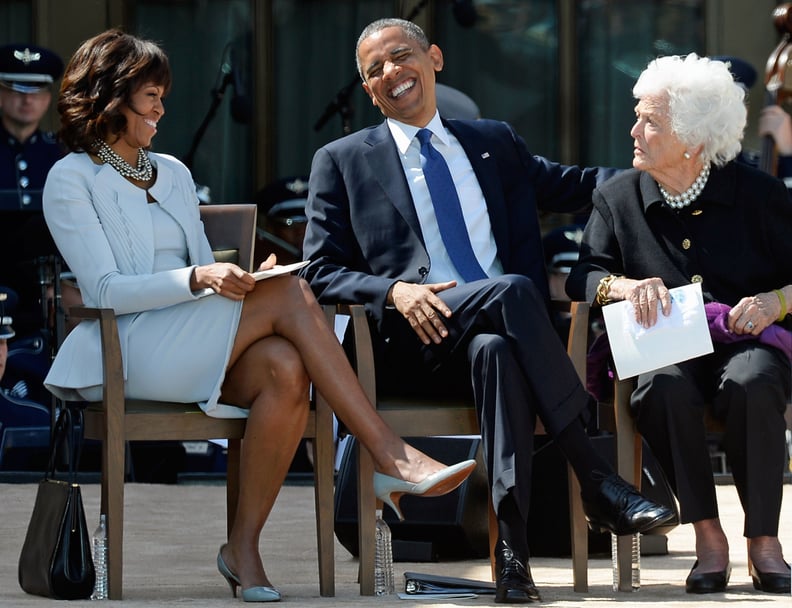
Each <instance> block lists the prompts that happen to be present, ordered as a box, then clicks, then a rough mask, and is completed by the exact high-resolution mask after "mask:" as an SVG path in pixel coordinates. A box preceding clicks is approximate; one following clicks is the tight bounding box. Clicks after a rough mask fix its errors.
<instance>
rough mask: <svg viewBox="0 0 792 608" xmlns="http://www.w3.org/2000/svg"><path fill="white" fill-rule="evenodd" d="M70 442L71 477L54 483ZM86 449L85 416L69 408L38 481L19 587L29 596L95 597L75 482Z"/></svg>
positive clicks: (88, 544)
mask: <svg viewBox="0 0 792 608" xmlns="http://www.w3.org/2000/svg"><path fill="white" fill-rule="evenodd" d="M64 442H65V443H68V455H69V475H68V479H67V480H59V479H55V461H56V456H57V454H58V449H59V446H60V445H61V444H62V443H64ZM81 448H82V411H81V410H79V409H74V410H72V409H70V408H68V407H64V408H63V410H62V411H61V413H60V415H59V416H58V421H57V423H56V425H55V431H54V433H53V438H52V446H51V453H50V458H49V466H48V467H47V472H46V474H45V476H44V479H42V480H41V481H40V482H39V486H38V492H37V494H36V502H35V504H34V505H33V514H32V515H31V517H30V524H29V525H28V529H27V534H26V535H25V542H24V544H23V545H22V553H21V554H20V556H19V584H20V586H21V587H22V589H23V590H24V591H26V592H27V593H31V594H33V595H42V596H44V597H50V598H54V599H62V600H75V599H84V598H88V597H90V596H91V593H92V592H93V588H94V582H95V573H94V565H93V559H92V557H91V535H90V533H89V532H88V527H87V526H86V523H85V512H84V511H83V502H82V494H81V492H80V486H79V484H77V483H76V481H75V480H76V474H77V469H78V466H79V458H80V451H81Z"/></svg>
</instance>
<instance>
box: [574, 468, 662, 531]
mask: <svg viewBox="0 0 792 608" xmlns="http://www.w3.org/2000/svg"><path fill="white" fill-rule="evenodd" d="M583 511H584V512H585V513H586V519H587V520H588V524H589V528H591V529H592V530H593V531H594V532H605V531H607V532H612V533H613V534H616V535H617V536H622V535H625V534H636V533H638V532H648V531H649V530H651V529H652V528H656V527H657V526H660V525H662V524H664V523H666V522H668V521H669V520H671V519H673V518H674V517H675V516H676V513H674V511H672V510H671V509H669V508H668V507H664V506H663V505H659V504H657V503H655V502H652V501H651V500H649V499H647V498H644V497H643V496H642V495H641V494H640V493H639V492H638V490H636V489H635V488H634V487H633V486H631V485H630V484H629V483H627V482H626V481H624V480H623V479H622V478H621V477H619V476H618V475H617V474H616V473H613V474H611V475H608V477H606V478H605V480H604V481H603V482H602V483H601V484H600V487H599V490H598V491H597V495H596V496H595V497H594V499H593V500H591V501H586V500H584V501H583Z"/></svg>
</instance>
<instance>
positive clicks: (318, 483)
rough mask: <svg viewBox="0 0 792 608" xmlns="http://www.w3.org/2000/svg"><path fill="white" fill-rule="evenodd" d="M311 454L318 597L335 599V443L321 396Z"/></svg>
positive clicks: (330, 411)
mask: <svg viewBox="0 0 792 608" xmlns="http://www.w3.org/2000/svg"><path fill="white" fill-rule="evenodd" d="M315 415H316V433H315V437H314V441H313V450H314V500H315V503H316V546H317V553H318V557H319V594H320V595H321V596H322V597H333V596H335V540H334V529H333V526H334V524H335V510H334V505H333V489H334V488H333V470H334V468H335V450H334V447H335V441H334V437H333V412H332V410H331V409H330V406H329V405H328V404H327V402H326V401H325V400H324V398H323V397H322V396H321V395H317V398H316V412H315Z"/></svg>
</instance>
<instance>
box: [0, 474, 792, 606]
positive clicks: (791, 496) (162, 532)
mask: <svg viewBox="0 0 792 608" xmlns="http://www.w3.org/2000/svg"><path fill="white" fill-rule="evenodd" d="M784 490H785V494H784V510H783V513H784V516H783V521H782V530H781V541H782V543H783V544H784V545H785V547H786V555H787V559H790V558H792V486H790V485H786V486H785V487H784ZM35 494H36V486H35V484H29V483H22V484H14V483H7V484H0V606H13V607H15V608H16V607H20V608H25V607H39V606H52V605H53V603H52V600H48V599H45V598H38V597H34V596H29V595H27V594H25V593H24V592H23V591H22V590H21V589H20V587H19V584H18V582H17V562H18V559H19V550H20V548H21V546H22V541H23V539H24V535H25V530H26V527H27V524H28V519H29V517H30V512H31V510H32V507H33V501H34V498H35ZM718 495H719V500H720V504H721V511H722V518H723V521H724V527H725V528H726V530H727V534H728V535H729V540H730V543H731V558H732V564H733V573H732V577H731V583H730V586H729V589H728V591H727V593H724V594H718V595H711V596H692V595H688V594H686V593H685V591H684V580H685V577H686V576H687V573H688V571H689V569H690V567H691V566H692V563H693V560H694V553H693V531H692V527H691V526H689V525H687V526H680V527H677V528H676V529H674V530H673V531H672V532H671V533H670V534H669V536H668V546H669V554H668V555H663V556H644V557H643V558H642V585H641V589H640V590H639V591H637V592H634V593H624V592H615V591H613V590H612V589H611V569H610V559H604V558H596V559H591V560H590V562H589V585H590V590H589V592H588V593H587V594H579V593H575V592H574V591H573V590H572V575H571V570H570V567H571V560H569V559H558V558H539V557H536V558H533V559H532V560H531V568H532V571H533V576H534V579H535V580H536V582H537V585H538V586H539V589H540V591H541V593H542V597H543V600H544V601H543V605H546V606H558V607H562V606H563V607H566V606H585V607H586V608H599V607H605V606H608V607H611V608H612V607H613V606H615V605H623V606H641V607H642V608H661V607H662V608H669V606H670V607H672V608H688V607H693V606H695V607H696V608H705V607H710V606H712V607H714V606H722V605H723V604H724V603H728V604H730V605H732V606H736V607H742V606H744V607H745V608H749V607H750V608H754V607H756V606H762V607H764V606H766V607H768V608H769V607H771V606H772V607H775V606H779V607H780V606H787V607H790V606H792V597H790V596H773V595H770V594H763V593H758V592H755V591H754V590H753V587H752V585H751V579H750V577H749V576H748V573H747V566H746V553H745V541H744V539H743V538H742V536H741V530H742V511H741V508H740V505H739V502H738V500H737V495H736V492H735V490H734V487H733V486H731V485H723V486H718ZM83 498H84V502H85V508H86V512H87V517H88V525H89V528H90V529H93V528H94V527H95V526H96V523H97V522H98V519H99V516H98V514H99V486H98V485H97V484H86V485H83ZM125 524H126V525H125V563H124V602H123V605H124V606H125V607H127V608H139V607H144V606H145V607H153V606H189V607H190V608H204V607H209V606H231V605H239V604H238V602H240V601H241V600H239V599H237V600H234V599H232V597H231V594H230V592H229V588H228V586H227V585H226V583H225V581H224V580H223V578H222V577H221V576H220V575H219V574H218V572H217V569H216V567H215V556H216V554H217V549H218V547H219V546H220V544H221V543H222V542H223V540H224V536H225V487H224V486H223V485H221V484H205V485H144V484H128V485H127V487H126V522H125ZM261 553H262V555H263V558H264V564H265V567H266V568H267V572H268V574H269V576H270V579H271V580H272V581H273V582H274V584H275V585H276V586H277V587H278V588H279V589H280V590H281V591H282V592H283V594H284V599H283V601H282V602H281V604H283V605H291V606H306V607H317V608H318V607H322V608H333V607H340V606H382V607H385V606H394V607H395V606H400V607H401V608H408V607H412V606H421V607H427V608H429V607H434V606H490V605H493V604H492V598H491V597H486V596H482V597H479V598H476V599H468V600H462V599H455V600H446V601H436V600H435V601H427V600H417V599H413V600H407V601H405V600H399V599H398V598H397V597H396V596H391V597H386V598H375V597H361V596H360V595H359V594H358V589H357V585H356V583H355V580H356V574H357V560H356V559H355V558H353V557H351V556H350V554H349V553H348V552H347V551H346V549H344V547H343V546H341V544H340V543H338V542H337V541H336V597H334V598H322V597H320V596H319V580H318V575H317V566H316V540H315V527H314V510H313V488H312V487H311V486H305V485H287V486H286V487H284V488H283V490H282V491H281V493H280V496H279V497H278V501H277V503H276V505H275V509H274V511H273V513H272V515H271V517H270V521H269V522H268V524H267V526H266V527H265V528H264V533H263V535H262V539H261ZM407 570H412V571H418V572H427V573H432V574H445V575H449V576H462V577H466V578H474V579H479V580H488V577H489V572H490V570H489V563H488V562H487V561H486V560H468V561H455V562H450V561H446V562H442V563H401V562H399V563H397V564H396V579H397V581H399V583H400V588H399V590H403V588H404V587H403V578H402V575H403V573H404V572H405V571H407ZM90 605H93V606H95V605H96V604H95V602H89V601H73V602H70V603H69V606H70V607H74V608H78V607H80V606H90Z"/></svg>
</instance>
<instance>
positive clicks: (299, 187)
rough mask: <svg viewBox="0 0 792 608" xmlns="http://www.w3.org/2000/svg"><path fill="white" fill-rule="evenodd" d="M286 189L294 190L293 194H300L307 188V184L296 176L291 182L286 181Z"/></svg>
mask: <svg viewBox="0 0 792 608" xmlns="http://www.w3.org/2000/svg"><path fill="white" fill-rule="evenodd" d="M286 189H287V190H290V191H292V192H294V194H302V193H303V192H305V191H306V190H308V184H307V183H305V182H304V181H303V180H301V179H300V178H299V177H298V178H297V179H295V180H294V181H293V182H288V183H287V184H286Z"/></svg>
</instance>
